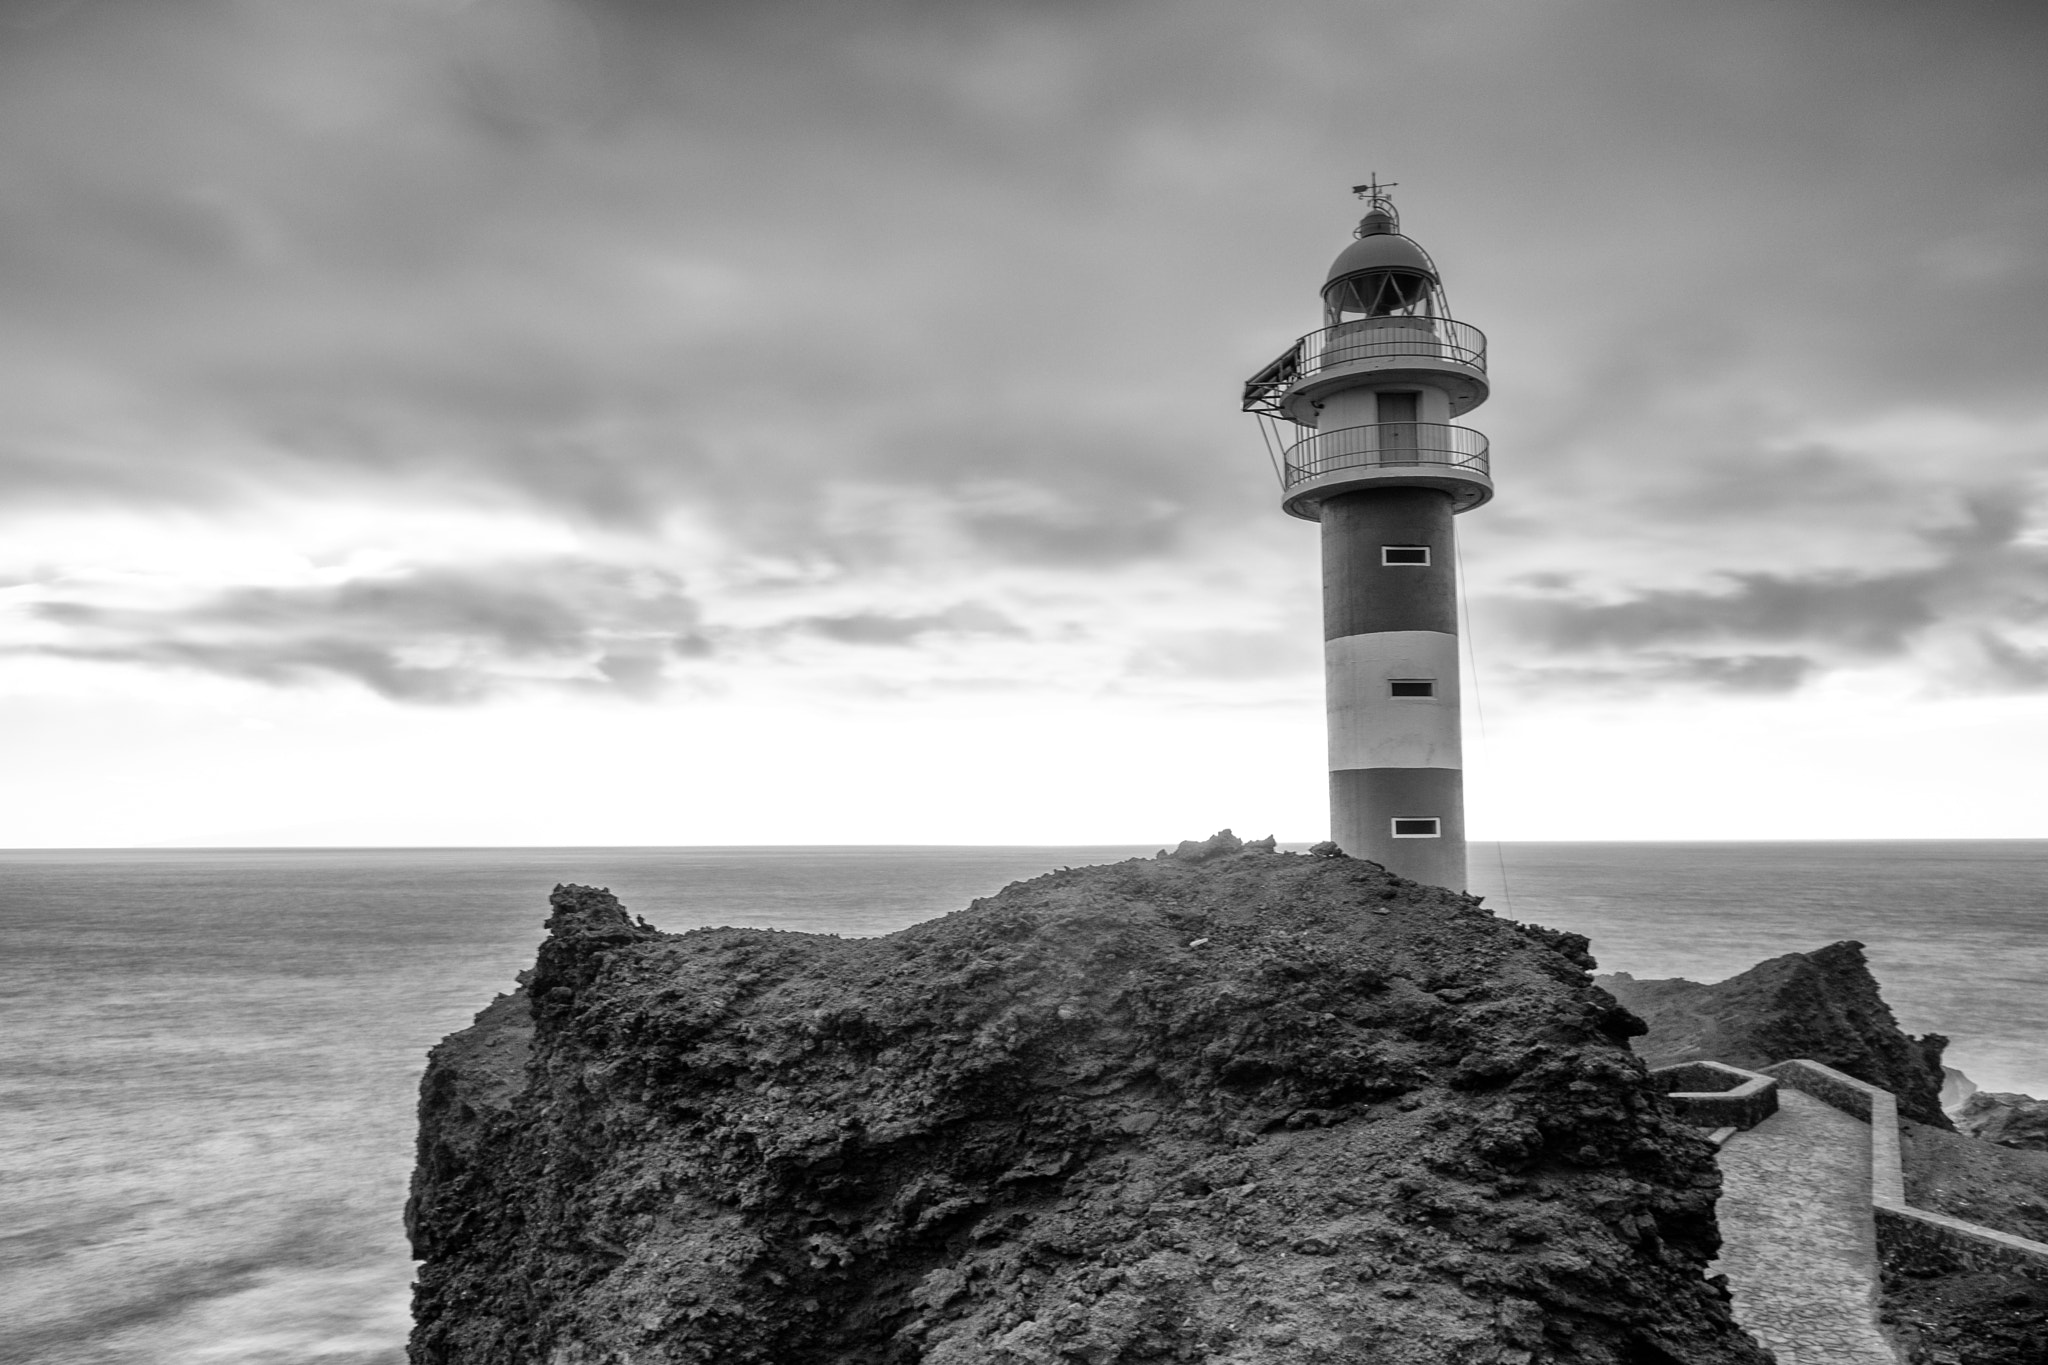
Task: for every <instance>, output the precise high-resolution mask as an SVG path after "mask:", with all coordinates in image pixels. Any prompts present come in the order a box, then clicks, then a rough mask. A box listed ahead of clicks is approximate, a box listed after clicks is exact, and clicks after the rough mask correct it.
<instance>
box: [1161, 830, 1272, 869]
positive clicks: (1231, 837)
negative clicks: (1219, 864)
mask: <svg viewBox="0 0 2048 1365" xmlns="http://www.w3.org/2000/svg"><path fill="white" fill-rule="evenodd" d="M1243 848H1244V840H1242V839H1240V838H1238V837H1237V836H1236V835H1235V834H1232V833H1231V832H1230V831H1229V830H1227V829H1219V830H1217V831H1216V832H1215V833H1214V834H1212V835H1210V836H1209V837H1208V838H1206V839H1203V840H1201V841H1200V842H1197V841H1195V840H1193V839H1183V840H1181V841H1180V843H1179V845H1178V846H1177V847H1175V849H1174V850H1173V852H1171V853H1169V854H1167V855H1166V856H1167V857H1169V858H1176V859H1178V860H1180V861H1181V862H1184V863H1206V862H1208V861H1209V860H1210V859H1211V858H1220V857H1222V856H1223V855H1224V854H1226V853H1237V852H1239V851H1241V850H1242V849H1243ZM1268 851H1269V852H1270V851H1271V850H1270V849H1269V850H1268Z"/></svg>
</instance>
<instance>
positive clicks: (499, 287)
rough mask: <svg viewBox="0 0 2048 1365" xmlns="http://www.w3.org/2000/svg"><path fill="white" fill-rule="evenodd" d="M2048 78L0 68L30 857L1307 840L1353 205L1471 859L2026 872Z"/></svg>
mask: <svg viewBox="0 0 2048 1365" xmlns="http://www.w3.org/2000/svg"><path fill="white" fill-rule="evenodd" d="M2044 71H2048V7H2043V6H2041V5H2039V4H2037V3H2031V2H2030V0H2028V2H2021V0H2012V2H2006V0H1972V2H1969V3H1954V4H1943V5H1930V4H1925V3H1895V2H1888V0H1801V2H1798V3H1785V2H1784V0H1717V3H1714V4H1711V5H1683V4H1664V3H1646V2H1645V0H1444V2H1443V3H1436V4H1430V5H1415V4H1407V3H1389V2H1387V0H1268V3H1262V4H1258V5H1246V4H1241V3H1236V2H1235V0H1231V2H1230V3H1225V2H1224V0H1174V2H1172V3H1167V2H1166V0H1111V2H1109V3H1095V2H1089V3H1083V2H1082V0H1012V2H1010V3H997V2H994V0H943V2H941V0H894V2H888V0H751V2H750V3H745V4H739V3H730V4H713V3H687V2H685V0H668V2H665V3H664V2H658V0H346V2H343V0H261V2H259V0H0V270H4V279H5V284H4V290H0V522H4V524H0V752H4V753H5V755H6V761H5V762H4V764H0V844H4V845H7V846H14V847H24V846H67V845H68V846H116V845H134V844H155V843H187V844H267V843H312V844H319V843H342V844H517V843H551V844H721V843H864V842H881V843H959V842H965V843H1041V842H1102V843H1114V842H1125V841H1132V842H1139V841H1154V840H1167V839H1177V838H1182V837H1199V836H1201V835H1204V834H1206V833H1208V832H1209V831H1211V830H1213V829H1215V828H1216V827H1217V826H1219V825H1225V824H1228V825H1231V826H1233V827H1235V828H1236V829H1237V830H1238V832H1239V833H1241V834H1247V835H1255V834H1265V833H1268V832H1277V833H1278V834H1279V835H1280V836H1281V837H1282V838H1284V839H1314V838H1319V837H1321V836H1322V833H1323V830H1324V823H1323V822H1324V818H1325V817H1324V779H1323V775H1322V769H1323V759H1322V728H1323V715H1322V706H1321V672H1320V666H1319V648H1320V642H1319V631H1318V582H1317V572H1318V571H1317V559H1316V546H1315V531H1314V528H1313V527H1312V526H1310V525H1308V524H1307V523H1303V522H1298V521H1293V520H1291V519H1289V518H1287V517H1284V516H1283V515H1281V513H1280V512H1279V510H1278V506H1277V503H1278V498H1277V492H1276V489H1275V487H1274V484H1273V479H1272V475H1271V472H1270V470H1269V469H1268V467H1267V464H1266V459H1265V455H1264V454H1263V452H1262V448H1261V445H1260V441H1259V437H1258V433H1257V430H1256V427H1255V425H1254V424H1253V422H1252V419H1250V418H1248V417H1245V416H1242V415H1240V414H1239V412H1238V411H1237V401H1236V400H1237V395H1238V389H1239V385H1240V383H1241V381H1242V380H1243V379H1244V378H1245V377H1246V376H1247V375H1248V374H1250V373H1251V372H1252V371H1253V370H1255V369H1257V368H1258V367H1259V366H1260V365H1262V364H1263V363H1264V362H1265V361H1267V360H1269V359H1271V358H1272V357H1273V356H1274V355H1276V354H1278V353H1279V352H1280V351H1281V350H1282V349H1283V348H1284V347H1285V346H1286V345H1287V344H1288V343H1289V342H1291V341H1292V340H1293V338H1294V337H1295V336H1297V335H1299V334H1301V333H1303V332H1306V331H1308V330H1310V329H1312V328H1313V327H1315V326H1317V325H1319V321H1318V312H1317V296H1316V291H1317V288H1318V286H1319V285H1320V284H1321V281H1322V276H1323V271H1324V270H1325V268H1326V267H1327V265H1328V263H1329V261H1330V259H1331V258H1332V257H1333V256H1334V255H1335V254H1336V253H1337V252H1338V251H1339V250H1340V249H1341V248H1342V247H1343V246H1344V245H1345V244H1346V242H1347V241H1348V240H1349V232H1350V228H1351V226H1352V224H1353V223H1354V222H1355V220H1356V218H1357V216H1358V213H1359V211H1360V210H1359V206H1358V205H1357V204H1356V203H1355V202H1354V201H1353V200H1352V199H1351V198H1350V197H1349V195H1348V193H1347V188H1348V187H1349V186H1350V185H1351V184H1353V183H1355V182H1357V181H1360V180H1363V179H1364V178H1365V177H1366V175H1367V174H1368V173H1370V172H1378V173H1379V175H1380V176H1382V177H1383V178H1387V179H1392V180H1395V181H1398V182H1399V183H1400V188H1399V189H1398V190H1397V191H1396V197H1397V200H1398V202H1399V204H1400V208H1401V213H1402V218H1403V226H1404V228H1405V230H1407V231H1408V232H1409V233H1410V234H1412V235H1413V236H1414V237H1416V238H1417V239H1418V240H1419V241H1421V242H1422V243H1423V245H1424V246H1426V247H1427V248H1428V249H1429V251H1430V252H1431V253H1432V254H1433V255H1434V257H1435V258H1436V260H1437V262H1438V264H1439V265H1440V266H1441V267H1442V269H1443V271H1444V274H1445V279H1446V283H1447V285H1448V289H1449V294H1450V298H1451V302H1452V305H1453V308H1454V310H1455V311H1456V313H1457V315H1458V316H1459V317H1460V318H1462V319H1464V320H1466V321H1469V322H1471V323H1473V324H1475V325H1477V326H1478V327H1480V328H1482V329H1484V330H1485V331H1486V332H1487V334H1488V336H1489V338H1490V341H1491V367H1492V373H1493V379H1494V396H1493V398H1492V400H1491V401H1490V402H1489V403H1488V404H1487V405H1486V406H1485V407H1483V408H1481V409H1479V410H1478V411H1477V412H1476V413H1474V414H1473V415H1472V416H1471V417H1470V418H1469V419H1467V420H1468V421H1469V423H1470V424H1471V425H1473V426H1476V427H1478V428H1479V429H1480V430H1482V431H1484V432H1486V433H1487V434H1488V435H1489V436H1490V437H1491V439H1492V443H1493V455H1494V472H1495V477H1496V480H1497V482H1498V485H1499V495H1498V497H1497V499H1496V501H1495V502H1494V503H1493V504H1491V505H1490V506H1488V507H1485V508H1483V509H1481V510H1479V511H1477V512H1475V513H1473V514H1471V515H1469V516H1466V517H1462V518H1460V531H1461V535H1462V538H1463V555H1464V561H1465V570H1466V585H1467V588H1466V590H1467V596H1468V600H1469V606H1470V617H1469V622H1470V638H1471V640H1472V642H1473V645H1474V656H1475V659H1476V665H1477V682H1478V688H1477V692H1478V701H1479V707H1478V708H1477V709H1475V708H1474V707H1473V706H1472V705H1471V703H1470V701H1469V700H1468V703H1467V707H1466V724H1467V731H1468V746H1467V747H1468V760H1467V761H1468V791H1469V797H1468V799H1469V804H1470V814H1471V823H1472V828H1473V832H1474V836H1475V837H1476V838H1481V839H1485V838H1509V839H1550V838H1584V839H1601V838H1611V839H1626V838H1661V839H1684V838H1775V837H1785V838H1902V837H1913V836H1940V837H2043V836H2048V799H2044V797H2043V790H2044V787H2048V784H2044V783H2043V781H2042V779H2041V776H2040V775H2041V774H2042V773H2043V772H2044V771H2048V496H2044V495H2048V354H2044V351H2048V347H2044V340H2048V80H2044V79H2043V72H2044ZM1482 720H1483V734H1482V733H1481V730H1482V725H1481V722H1482Z"/></svg>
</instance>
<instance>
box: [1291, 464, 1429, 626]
mask: <svg viewBox="0 0 2048 1365" xmlns="http://www.w3.org/2000/svg"><path fill="white" fill-rule="evenodd" d="M1322 522H1323V638H1324V639H1325V640H1336V639H1341V638H1342V637H1344V636H1346V635H1370V634H1373V633H1375V632H1377V631H1383V630H1440V631H1442V632H1443V633H1444V634H1446V635H1456V634H1457V633H1458V579H1457V569H1456V565H1455V561H1454V557H1453V554H1452V548H1451V547H1452V542H1451V535H1452V531H1451V495H1450V494H1448V493H1445V492H1442V491H1441V490H1439V489H1435V488H1375V489H1371V490H1368V491H1366V492H1362V493H1346V494H1343V495H1341V496H1339V497H1334V498H1331V499H1329V500H1328V501H1326V502H1325V503H1323V505H1322ZM1383 545H1427V546H1428V547H1429V565H1428V567H1426V568H1425V567H1421V566H1418V565H1401V566H1394V567H1390V566H1387V565H1383V564H1381V563H1380V547H1381V546H1383Z"/></svg>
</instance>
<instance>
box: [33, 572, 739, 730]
mask: <svg viewBox="0 0 2048 1365" xmlns="http://www.w3.org/2000/svg"><path fill="white" fill-rule="evenodd" d="M32 614H33V615H35V616H37V617H39V618H40V619H42V620H43V621H45V622H48V623H51V624H54V625H58V626H61V627H64V628H65V630H66V633H67V636H68V638H66V639H65V640H62V641H60V642H57V643H51V644H45V645H40V646H36V647H34V652H37V653H42V654H48V655H55V656H59V657H65V658H74V659H87V660H93V661H97V662H106V663H139V664H166V665H172V666H176V667H184V668H194V669H199V670H202V671H205V672H210V673H218V674H224V675H227V676H230V677H237V678H245V679H249V680H251V681H255V682H262V683H269V684H274V685H281V686H291V685H300V684H305V683H310V682H316V681H320V680H323V679H331V678H345V679H348V680H351V681H354V682H357V683H361V684H362V685H363V686H365V687H368V688H370V689H371V690H372V691H375V692H377V693H378V694H380V695H382V696H385V697H388V698H390V699H392V700H394V701H406V702H438V703H453V702H472V701H478V700H481V699H483V698H485V697H487V696H490V695H492V694H493V693H496V692H498V691H500V690H503V689H505V688H507V687H513V686H518V685H522V684H527V685H531V684H542V685H550V684H552V685H560V686H572V687H574V686H593V687H603V688H606V689H608V690H612V691H615V692H618V693H622V694H625V695H631V696H644V695H649V694H651V693H652V692H654V691H656V690H658V688H659V686H660V683H661V680H662V677H663V669H664V667H665V665H666V664H667V663H669V662H671V661H674V660H676V659H680V658H696V657H702V656H703V655H704V654H706V653H707V652H708V651H709V648H710V647H709V644H708V642H707V641H706V639H705V637H704V635H703V634H702V633H701V631H700V630H699V628H698V610H697V605H696V603H695V602H694V601H693V600H692V599H691V598H690V597H689V596H688V595H687V594H686V593H685V592H684V591H683V588H682V585H681V583H680V582H678V581H677V580H676V579H675V578H674V577H673V576H672V575H668V574H664V573H661V572H658V571H651V570H627V569H622V568H618V567H615V566H611V565H604V564H595V563H590V562H585V561H577V560H551V561H541V562H528V563H513V564H497V565H487V566H486V565H470V566H465V567H462V568H430V569H421V570H416V571H414V572H411V573H406V574H402V575H395V576H392V577H387V578H374V579H356V580H351V581H349V582H345V583H340V584H335V585H332V586H318V587H292V588H244V589H239V590H235V591H231V592H226V593H221V594H218V595H215V596H213V597H210V598H208V599H206V600H203V601H200V602H197V603H193V604H190V605H186V606H181V607H169V608H163V609H156V610H148V609H140V608H116V607H108V606H101V605H93V604H89V603H84V602H77V601H51V602H45V603H42V604H40V605H39V606H36V607H34V608H33V609H32ZM593 671H594V673H595V675H596V676H595V677H591V676H590V674H591V673H592V672H593Z"/></svg>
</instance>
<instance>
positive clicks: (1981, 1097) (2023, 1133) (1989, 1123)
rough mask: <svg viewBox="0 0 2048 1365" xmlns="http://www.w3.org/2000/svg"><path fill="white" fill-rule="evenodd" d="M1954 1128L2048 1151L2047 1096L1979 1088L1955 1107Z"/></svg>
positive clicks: (2010, 1144)
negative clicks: (2040, 1098) (2043, 1097)
mask: <svg viewBox="0 0 2048 1365" xmlns="http://www.w3.org/2000/svg"><path fill="white" fill-rule="evenodd" d="M1955 1121H1956V1129H1957V1131H1959V1132H1964V1133H1968V1134H1969V1135H1970V1136H1971V1137H1975V1138H1982V1139H1984V1141H1986V1142H1995V1143H1997V1144H1998V1145H1999V1146H2000V1147H2013V1148H2017V1149H2018V1150H2020V1151H2025V1152H2048V1100H2037V1099H2035V1098H2034V1097H2033V1096H2032V1095H2018V1094H2014V1093H2012V1092H2010V1091H2003V1090H1979V1091H1976V1092H1975V1093H1973V1094H1972V1095H1971V1096H1970V1097H1969V1098H1968V1099H1967V1100H1964V1101H1963V1104H1962V1107H1961V1108H1960V1109H1959V1110H1957V1111H1955Z"/></svg>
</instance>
